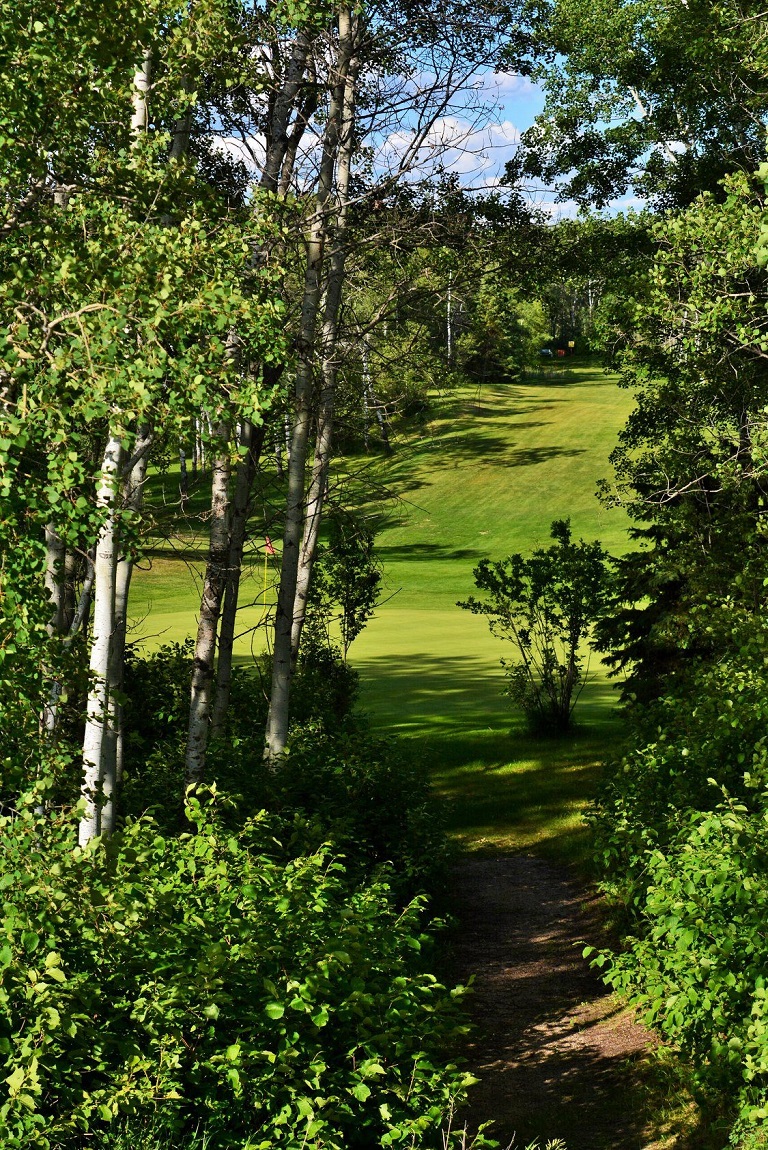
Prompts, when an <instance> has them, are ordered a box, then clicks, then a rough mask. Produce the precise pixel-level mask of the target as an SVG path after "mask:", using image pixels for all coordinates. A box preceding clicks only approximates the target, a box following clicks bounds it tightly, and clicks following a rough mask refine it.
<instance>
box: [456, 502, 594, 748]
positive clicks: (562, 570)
mask: <svg viewBox="0 0 768 1150" xmlns="http://www.w3.org/2000/svg"><path fill="white" fill-rule="evenodd" d="M551 535H552V538H553V539H554V540H555V544H554V546H552V547H548V548H547V549H546V550H545V549H544V548H539V549H537V550H536V551H534V552H533V554H532V555H531V556H530V558H528V559H526V558H525V557H524V556H523V555H521V554H519V553H518V554H515V555H510V556H509V557H508V558H507V559H504V560H502V561H501V562H491V560H489V559H483V560H482V561H481V562H480V563H479V564H478V566H477V567H476V568H475V584H476V586H477V587H479V588H480V590H481V591H485V592H486V593H487V594H488V596H489V598H488V599H487V600H484V601H483V600H477V599H475V598H474V597H470V598H469V599H468V600H467V601H466V602H465V603H459V606H460V607H464V608H465V609H466V610H468V611H472V613H473V614H475V615H485V616H486V617H487V619H488V625H489V627H490V629H491V632H492V633H493V634H494V635H497V636H498V637H499V638H501V639H505V640H508V641H509V642H512V643H513V644H514V645H515V647H516V648H517V652H518V655H519V660H520V661H519V662H515V663H511V662H507V661H505V660H502V664H503V666H504V668H505V670H506V672H507V676H508V679H509V687H508V693H509V695H510V697H511V698H512V699H513V700H514V702H515V703H517V704H518V705H519V706H520V707H521V708H522V709H523V711H524V713H525V715H526V717H527V718H528V721H529V722H530V723H531V725H532V726H533V727H534V728H535V729H538V730H541V731H546V730H554V731H564V730H566V729H567V728H568V726H569V725H570V722H571V715H572V713H573V708H574V706H575V704H576V699H577V698H578V694H579V690H580V687H581V686H582V685H583V683H584V678H585V671H584V657H583V654H582V653H581V651H580V648H581V645H582V643H583V641H584V640H585V639H586V638H587V637H588V636H589V634H590V632H591V628H592V625H593V624H594V622H595V620H596V619H597V618H598V617H599V615H600V613H601V611H602V609H603V605H604V603H605V598H606V593H607V576H606V558H607V556H606V553H605V551H604V550H603V548H602V547H601V546H600V544H599V543H597V542H593V543H585V542H584V540H583V539H581V540H579V542H578V543H573V542H572V540H571V528H570V523H569V522H568V521H564V520H559V521H556V522H554V523H553V524H552V531H551Z"/></svg>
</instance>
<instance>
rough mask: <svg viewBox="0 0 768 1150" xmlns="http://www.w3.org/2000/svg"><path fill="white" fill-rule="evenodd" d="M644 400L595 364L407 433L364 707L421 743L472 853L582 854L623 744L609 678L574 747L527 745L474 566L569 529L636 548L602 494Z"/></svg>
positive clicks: (432, 417)
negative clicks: (597, 795) (470, 605)
mask: <svg viewBox="0 0 768 1150" xmlns="http://www.w3.org/2000/svg"><path fill="white" fill-rule="evenodd" d="M630 406H631V398H630V396H628V395H627V393H626V392H625V391H622V390H620V389H619V388H618V387H617V385H616V380H615V378H614V377H612V376H608V375H606V374H605V373H604V372H603V371H602V369H601V368H599V367H597V366H594V365H589V364H583V365H580V366H578V367H575V368H572V369H568V370H565V371H564V372H562V373H561V374H552V375H543V376H540V377H537V378H534V379H530V380H528V381H526V382H523V383H518V384H509V385H495V386H492V385H489V386H484V387H482V388H477V389H469V388H465V389H461V390H460V391H458V392H455V393H453V394H450V395H448V396H444V397H443V398H442V399H440V400H436V401H434V403H433V406H432V408H431V410H430V412H429V414H428V417H427V418H426V419H425V421H424V423H423V425H422V426H421V427H412V428H411V429H409V431H408V432H407V433H406V434H403V436H402V437H401V442H400V443H399V444H398V449H397V455H396V457H395V458H394V459H393V460H392V461H391V464H390V467H391V478H390V484H391V485H392V486H394V487H396V490H397V493H398V495H399V502H398V504H397V505H396V507H394V508H393V509H392V511H391V512H390V515H389V518H388V521H387V523H386V526H385V527H384V529H383V530H382V532H381V534H380V535H379V537H378V552H379V554H380V555H381V557H382V560H383V563H384V571H385V578H386V583H387V593H388V594H389V595H390V596H391V598H390V599H389V600H388V602H387V603H386V604H385V605H384V606H383V607H382V608H381V609H380V610H379V611H378V613H377V615H376V618H375V619H373V621H372V622H371V623H370V624H369V626H368V628H367V630H366V631H365V632H364V633H363V635H362V636H361V637H360V639H359V640H358V641H357V642H356V644H355V646H354V648H353V656H352V658H353V662H354V665H355V666H356V667H357V668H358V670H359V671H360V673H361V676H362V683H363V691H362V698H363V705H364V707H365V708H366V709H367V710H368V711H369V712H370V713H371V714H372V715H373V716H374V718H375V721H376V722H377V723H378V724H380V725H381V726H382V727H385V728H387V729H389V730H392V731H394V732H397V733H399V734H402V735H408V736H410V737H412V738H414V739H417V740H419V742H420V743H421V752H422V753H423V754H424V755H425V756H426V757H427V758H428V760H429V761H430V763H431V765H432V769H433V775H434V778H435V782H436V785H437V786H438V788H439V789H440V791H441V792H442V793H443V794H444V795H445V797H446V798H447V799H448V800H449V802H450V804H451V816H450V817H451V824H452V827H453V830H454V832H455V834H456V835H457V837H458V838H459V839H460V841H461V842H462V843H463V844H464V845H465V846H467V847H470V848H472V849H480V850H484V849H486V850H487V849H523V850H528V849H533V848H535V849H536V850H537V851H538V852H539V853H550V854H553V855H555V856H559V857H578V856H580V855H581V854H582V853H583V851H584V847H585V837H584V831H583V828H582V822H581V812H582V810H583V808H584V806H585V805H586V804H587V802H588V801H589V798H590V797H591V795H592V794H593V792H594V787H595V784H596V781H597V776H598V772H599V763H600V761H601V759H603V758H604V757H605V755H606V752H607V751H608V750H609V749H610V745H611V743H612V742H614V741H615V739H616V738H617V737H618V734H619V733H620V732H619V724H618V721H617V718H616V716H615V713H614V693H613V690H612V688H611V686H610V685H609V684H608V682H607V681H606V678H605V675H604V673H603V671H602V668H600V667H595V666H593V668H592V671H593V673H594V676H593V681H592V683H591V684H590V685H589V686H588V687H587V688H586V690H585V692H584V695H583V696H582V699H581V700H580V702H579V705H578V708H577V712H576V715H577V720H578V728H577V730H576V731H575V733H574V734H573V735H571V736H569V737H567V738H565V739H560V740H554V741H549V740H541V739H531V738H529V737H528V736H527V734H526V732H525V730H524V726H523V723H522V721H521V719H520V717H519V716H516V715H515V714H514V713H513V712H512V710H511V708H510V705H509V703H508V701H507V699H506V698H505V697H504V696H503V695H502V690H503V687H504V677H503V674H502V671H501V668H500V666H499V659H500V658H501V656H502V655H504V654H505V653H507V652H505V650H504V646H503V644H502V643H501V642H500V641H499V640H497V639H494V638H493V636H491V635H490V634H489V632H488V629H487V625H486V623H485V621H484V620H483V619H481V618H478V617H477V616H473V615H471V614H469V612H466V611H461V610H460V609H459V608H457V607H456V606H455V603H456V600H457V599H463V598H465V597H466V596H467V595H469V594H471V593H472V591H473V589H474V584H473V579H472V569H473V567H474V565H475V564H476V563H477V562H478V561H479V560H480V559H482V558H485V557H487V558H490V559H501V558H503V557H504V556H505V555H507V554H509V553H510V552H511V551H524V552H525V551H529V550H531V549H532V548H533V547H536V546H538V545H542V544H543V545H546V544H547V543H548V541H549V527H550V524H551V522H552V520H553V519H562V518H570V519H571V522H572V525H573V528H574V532H575V534H576V535H580V536H583V537H584V538H586V539H592V538H599V539H601V540H602V542H603V544H604V545H605V546H606V548H607V549H608V550H609V551H610V552H612V553H616V554H617V553H620V552H621V551H623V550H625V549H626V546H627V536H626V528H627V520H626V517H625V516H624V514H623V513H622V512H621V511H620V510H607V509H606V508H605V507H604V506H603V505H602V504H601V503H600V501H599V500H598V499H597V498H596V497H595V491H596V488H597V484H598V481H599V480H600V479H602V478H607V477H608V476H609V475H610V465H609V463H608V457H609V455H610V452H611V450H612V448H613V447H614V445H615V443H616V438H617V435H618V432H619V430H620V428H621V427H622V426H623V424H624V422H625V420H626V417H627V414H628V412H629V410H630Z"/></svg>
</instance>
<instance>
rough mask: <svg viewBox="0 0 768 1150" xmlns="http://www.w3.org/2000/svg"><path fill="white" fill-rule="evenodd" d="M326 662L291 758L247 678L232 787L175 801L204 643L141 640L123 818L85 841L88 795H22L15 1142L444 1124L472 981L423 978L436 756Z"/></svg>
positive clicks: (389, 1131)
mask: <svg viewBox="0 0 768 1150" xmlns="http://www.w3.org/2000/svg"><path fill="white" fill-rule="evenodd" d="M324 658H325V663H324V664H323V665H322V666H321V667H319V668H318V666H315V667H311V666H309V665H308V664H309V660H306V661H305V665H304V669H303V672H302V675H300V676H299V678H298V685H299V686H298V698H299V703H298V707H297V710H298V712H299V714H300V716H301V721H300V722H297V725H296V729H295V731H294V736H293V740H292V744H291V749H290V753H289V755H288V756H287V758H286V760H285V763H284V764H283V765H282V767H281V768H280V769H279V770H278V771H276V772H271V773H270V772H267V771H266V770H265V769H264V767H263V766H262V762H261V755H260V753H259V751H260V746H261V741H260V738H259V736H258V732H259V729H260V728H263V702H261V701H260V688H259V680H258V675H256V676H254V677H252V676H249V675H247V674H245V673H243V674H242V675H240V676H239V678H238V682H237V686H236V690H235V697H234V699H233V706H232V708H231V712H232V716H233V718H232V720H231V722H230V725H229V727H228V729H227V731H226V737H225V738H222V739H221V740H220V743H219V746H218V748H217V749H215V751H214V754H213V755H212V758H211V777H212V778H215V779H216V782H215V784H212V785H211V786H209V787H207V788H199V789H198V790H196V791H192V792H189V793H188V796H187V801H186V805H185V808H184V810H183V811H182V810H181V808H180V804H179V802H178V797H177V796H178V784H177V783H176V780H177V779H178V777H179V771H178V754H179V751H180V748H181V745H182V742H183V711H182V710H181V708H179V709H178V711H176V710H174V700H175V699H180V698H181V695H182V693H183V691H184V686H185V679H188V662H189V659H188V651H187V650H185V648H184V647H183V646H182V647H178V648H174V649H170V650H165V651H162V652H159V653H157V654H155V655H150V656H147V657H144V658H139V657H138V656H136V657H134V659H133V661H132V665H131V675H132V677H133V684H132V688H133V690H132V695H131V699H132V707H133V708H134V709H133V710H129V713H128V714H127V716H126V720H127V730H128V731H129V732H130V735H129V754H128V756H127V763H126V787H125V803H124V810H123V821H122V825H121V828H120V829H119V831H118V832H117V833H116V834H115V835H114V836H113V837H112V838H111V839H110V840H108V841H104V840H95V841H94V842H92V843H91V844H89V845H88V846H87V847H86V848H84V849H80V848H76V849H73V842H74V841H75V821H74V816H73V814H72V811H71V807H67V805H66V804H59V805H49V806H48V807H47V808H45V807H43V806H41V805H40V804H39V802H38V797H39V795H38V793H37V792H33V793H31V794H30V796H29V798H28V801H25V800H24V799H21V800H20V801H18V803H17V805H16V808H15V809H14V810H13V811H10V810H9V811H7V813H6V814H5V816H4V818H3V827H2V833H1V834H0V852H2V859H1V860H0V869H1V870H2V874H3V878H2V880H0V885H1V886H2V895H3V916H2V936H1V938H0V943H1V944H2V945H0V964H2V969H3V974H2V989H0V1027H1V1030H0V1053H2V1056H3V1058H4V1060H5V1070H4V1073H3V1076H4V1077H5V1080H6V1083H7V1085H8V1095H7V1098H6V1100H5V1101H4V1103H3V1106H2V1109H0V1131H1V1132H2V1142H3V1145H4V1146H8V1147H14V1146H16V1147H35V1146H37V1147H41V1148H44V1147H51V1148H53V1147H61V1148H62V1150H63V1148H72V1150H74V1147H80V1146H83V1145H85V1144H87V1145H93V1146H103V1147H108V1146H119V1145H122V1144H124V1143H125V1142H127V1141H130V1142H131V1144H132V1145H134V1146H136V1145H142V1144H144V1145H146V1146H148V1147H150V1146H151V1147H153V1148H154V1147H170V1146H173V1147H184V1146H189V1147H191V1146H194V1145H202V1144H208V1145H210V1146H216V1147H222V1148H223V1147H233V1148H234V1147H254V1148H255V1147H261V1148H263V1150H267V1148H270V1147H281V1148H286V1150H288V1148H294V1147H295V1148H297V1150H298V1148H299V1147H306V1146H312V1147H328V1148H329V1150H330V1148H339V1150H342V1148H344V1150H347V1148H349V1150H354V1148H355V1147H360V1148H361V1150H362V1148H368V1147H372V1146H382V1147H385V1146H409V1147H417V1146H423V1147H442V1146H443V1144H444V1138H449V1140H450V1136H449V1135H447V1134H445V1130H446V1129H447V1126H448V1123H449V1122H450V1119H451V1115H452V1114H453V1112H454V1110H455V1109H456V1107H457V1105H459V1104H460V1102H461V1101H462V1099H463V1097H464V1094H465V1091H466V1087H467V1085H468V1083H469V1081H470V1079H469V1078H468V1076H467V1075H466V1074H465V1073H464V1072H463V1071H462V1070H461V1069H459V1068H458V1067H457V1066H456V1064H455V1063H454V1062H453V1060H452V1051H454V1050H455V1049H456V1047H457V1040H458V1038H459V1036H460V1035H461V1034H462V1033H463V1032H464V1029H465V1026H464V1020H463V1017H462V1014H461V1010H460V1005H459V1003H460V999H461V995H462V990H461V988H457V989H454V990H449V989H448V988H446V987H445V986H443V985H442V984H441V983H440V982H439V981H438V979H437V978H436V977H435V976H434V975H433V974H432V973H430V971H431V969H432V968H433V967H434V965H435V957H436V956H435V950H434V943H435V935H436V931H438V930H439V923H438V922H436V920H435V919H434V911H433V910H431V909H430V907H431V902H430V894H434V892H435V891H436V890H438V889H439V886H440V874H441V871H444V868H445V862H446V857H447V853H446V845H445V839H444V836H443V832H442V829H441V826H440V821H439V819H438V817H437V815H436V813H435V810H434V808H433V806H432V802H431V799H430V796H429V791H428V783H427V780H426V777H425V775H424V773H423V772H421V771H420V770H419V769H417V767H416V766H415V765H414V764H413V763H412V762H411V761H409V760H408V759H407V758H406V757H405V756H404V755H403V753H402V751H400V750H399V749H398V747H397V746H396V744H395V743H394V742H393V741H391V740H389V741H387V740H382V739H376V738H374V737H372V736H371V735H370V734H369V733H368V731H367V730H366V728H365V725H364V724H363V723H362V722H361V721H360V720H353V719H352V718H351V716H350V715H349V714H348V711H349V707H350V706H351V700H352V698H353V696H354V689H353V687H354V682H353V679H352V677H351V672H349V670H348V669H347V668H346V667H345V666H344V664H343V663H341V662H340V661H339V660H337V659H335V658H333V657H332V656H331V657H328V656H324ZM318 675H319V676H320V677H322V680H323V683H324V685H325V687H326V691H325V694H323V693H322V692H318V690H317V685H318ZM302 676H303V679H304V687H305V688H306V689H304V690H303V689H302V687H301V682H302ZM142 685H143V686H142ZM310 699H311V700H312V702H311V704H310V702H309V700H310ZM302 700H303V702H302ZM343 700H346V701H345V702H344V701H343ZM302 708H303V710H302ZM153 732H154V734H153ZM63 786H64V784H63V783H62V782H61V781H59V783H58V784H57V787H58V791H59V792H61V789H62V787H63ZM456 1137H457V1138H459V1137H460V1135H459V1133H458V1132H457V1134H456ZM481 1143H482V1139H481ZM479 1144H480V1143H479ZM483 1144H484V1143H483Z"/></svg>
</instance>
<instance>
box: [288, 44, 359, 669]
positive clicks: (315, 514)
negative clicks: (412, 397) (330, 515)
mask: <svg viewBox="0 0 768 1150" xmlns="http://www.w3.org/2000/svg"><path fill="white" fill-rule="evenodd" d="M350 34H351V35H352V36H353V37H354V35H355V32H354V30H351V33H350ZM358 67H359V62H358V60H357V59H356V58H355V56H354V55H353V57H352V59H351V60H350V64H349V70H348V73H347V77H346V82H345V84H344V95H343V101H342V113H341V125H340V131H339V145H338V163H337V175H336V196H337V200H338V212H337V217H336V226H335V228H334V237H333V251H332V253H331V258H330V269H329V272H328V283H327V286H326V291H325V307H324V313H323V333H322V344H321V346H322V356H323V360H322V365H321V372H322V389H321V392H320V403H319V407H318V413H317V438H316V442H315V458H314V462H313V465H312V479H311V481H310V485H309V491H308V493H307V506H306V514H305V519H304V532H303V537H302V543H301V553H300V555H299V564H298V570H297V574H296V591H295V594H294V603H293V621H292V627H291V674H293V673H294V672H295V670H296V663H297V661H298V657H299V649H300V646H301V634H302V631H303V629H304V623H305V620H306V617H307V603H308V600H309V587H310V583H311V581H312V568H313V567H314V563H315V556H316V554H317V543H318V539H319V536H320V524H321V522H322V517H323V505H324V502H325V493H326V488H327V484H328V468H329V466H330V462H331V449H332V441H333V425H334V415H335V410H336V381H337V377H338V357H337V351H338V334H339V310H340V308H341V295H342V288H343V286H344V268H345V264H346V257H347V228H348V216H349V179H350V173H351V167H352V153H353V148H354V128H355V94H356V93H355V88H356V83H357V72H358Z"/></svg>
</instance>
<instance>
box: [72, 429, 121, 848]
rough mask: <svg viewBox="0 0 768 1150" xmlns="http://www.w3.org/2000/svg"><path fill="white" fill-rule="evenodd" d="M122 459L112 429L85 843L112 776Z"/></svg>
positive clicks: (96, 606)
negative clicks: (112, 680)
mask: <svg viewBox="0 0 768 1150" xmlns="http://www.w3.org/2000/svg"><path fill="white" fill-rule="evenodd" d="M121 461H122V445H121V443H120V440H119V439H118V438H117V435H116V434H115V433H110V437H109V440H108V442H107V447H106V451H105V452H104V459H103V462H102V466H101V474H100V478H99V487H98V490H97V492H96V506H97V508H99V509H100V510H102V511H104V513H105V515H104V521H103V524H102V528H101V531H100V533H99V538H98V542H97V544H96V554H95V559H94V564H93V569H94V599H93V626H92V640H91V659H90V673H91V682H90V688H89V692H88V707H87V713H86V723H85V735H84V737H83V783H82V788H81V794H82V798H83V800H84V802H85V811H84V813H83V815H82V817H81V819H80V825H79V828H78V840H79V842H80V845H81V846H85V844H86V843H88V842H90V840H91V839H93V838H95V837H96V836H97V835H99V834H101V801H102V785H104V792H103V798H104V799H105V800H106V801H107V802H109V801H110V799H111V792H108V791H107V786H108V783H107V782H106V780H105V775H106V776H108V777H113V774H114V768H113V765H112V764H113V761H114V749H115V731H114V723H113V721H112V719H111V717H110V698H109V675H110V667H111V665H112V658H111V656H112V643H113V637H114V631H115V573H116V565H117V549H116V536H117V487H118V479H119V475H120V465H121Z"/></svg>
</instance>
